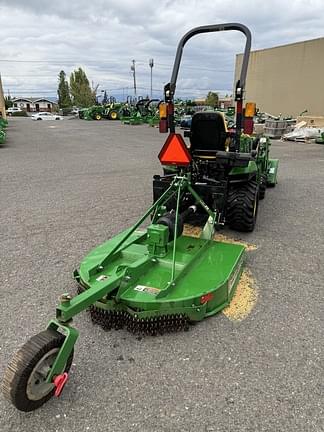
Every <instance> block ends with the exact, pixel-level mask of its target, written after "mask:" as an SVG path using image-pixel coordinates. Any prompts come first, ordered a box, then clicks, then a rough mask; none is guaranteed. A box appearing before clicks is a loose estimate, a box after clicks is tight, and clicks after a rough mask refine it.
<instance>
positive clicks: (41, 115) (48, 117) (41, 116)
mask: <svg viewBox="0 0 324 432" xmlns="http://www.w3.org/2000/svg"><path fill="white" fill-rule="evenodd" d="M31 119H32V120H63V117H62V116H60V115H58V114H53V113H49V112H40V113H36V114H33V115H32V116H31Z"/></svg>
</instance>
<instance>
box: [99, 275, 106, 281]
mask: <svg viewBox="0 0 324 432" xmlns="http://www.w3.org/2000/svg"><path fill="white" fill-rule="evenodd" d="M106 279H108V276H106V275H101V276H98V277H97V278H96V281H98V282H101V281H104V280H106Z"/></svg>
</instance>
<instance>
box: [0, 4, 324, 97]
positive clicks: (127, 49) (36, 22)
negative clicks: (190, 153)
mask: <svg viewBox="0 0 324 432" xmlns="http://www.w3.org/2000/svg"><path fill="white" fill-rule="evenodd" d="M222 22H241V23H244V24H245V25H247V26H248V27H250V29H251V31H252V37H253V39H252V48H253V49H262V48H268V47H272V46H276V45H283V44H286V43H291V42H296V41H302V40H306V39H313V38H317V37H323V36H324V30H323V22H324V1H323V0H290V1H287V2H285V1H282V0H281V1H279V0H267V1H264V0H245V1H240V0H173V1H172V0H117V1H116V0H114V1H110V0H90V1H89V0H70V1H67V0H55V1H52V0H0V40H1V43H0V73H1V75H2V80H3V86H4V90H5V93H6V94H7V92H8V91H10V93H11V95H13V96H17V95H19V96H55V95H56V89H57V75H58V73H59V71H60V70H61V69H63V70H64V71H65V72H66V73H67V74H69V73H70V72H71V71H72V70H74V69H75V68H77V67H79V66H81V67H83V68H84V69H85V70H86V72H87V74H88V77H89V79H90V81H93V83H94V85H97V84H99V88H98V94H100V90H107V92H108V93H109V94H112V95H115V96H120V97H122V96H124V97H126V96H127V95H133V89H132V85H133V81H132V74H131V70H130V65H131V60H132V59H135V60H136V76H137V86H138V95H143V96H145V95H146V94H149V88H150V68H149V59H150V58H153V59H154V67H153V88H154V96H156V97H158V96H160V95H161V94H162V88H163V85H164V84H165V83H166V82H168V81H169V80H170V75H171V69H172V64H173V59H174V54H175V50H176V46H177V43H178V41H179V38H180V37H181V36H182V35H183V34H184V33H185V32H186V31H187V30H189V29H190V28H192V27H195V26H199V25H206V24H216V23H222ZM243 47H244V36H243V35H241V34H240V33H236V32H226V33H218V34H208V35H201V36H197V37H196V38H194V39H192V40H191V41H190V42H188V44H187V45H186V49H185V52H184V57H183V63H182V65H181V69H180V74H179V81H178V87H177V96H178V97H186V96H191V97H192V96H196V97H199V96H204V95H206V93H207V92H208V91H209V90H214V91H219V92H220V93H221V94H226V93H230V92H231V88H232V84H233V72H234V59H235V54H236V53H238V52H241V51H242V50H243Z"/></svg>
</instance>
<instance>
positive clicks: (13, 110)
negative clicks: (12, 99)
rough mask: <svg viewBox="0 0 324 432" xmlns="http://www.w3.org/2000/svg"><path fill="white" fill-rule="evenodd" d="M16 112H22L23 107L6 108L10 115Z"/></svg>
mask: <svg viewBox="0 0 324 432" xmlns="http://www.w3.org/2000/svg"><path fill="white" fill-rule="evenodd" d="M16 112H22V109H20V108H17V107H11V108H8V109H7V110H6V113H7V115H8V116H12V114H13V113H16Z"/></svg>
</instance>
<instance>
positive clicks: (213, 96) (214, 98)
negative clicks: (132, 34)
mask: <svg viewBox="0 0 324 432" xmlns="http://www.w3.org/2000/svg"><path fill="white" fill-rule="evenodd" d="M206 105H209V106H212V107H217V105H218V94H217V93H215V92H212V91H210V92H208V95H207V97H206Z"/></svg>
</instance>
